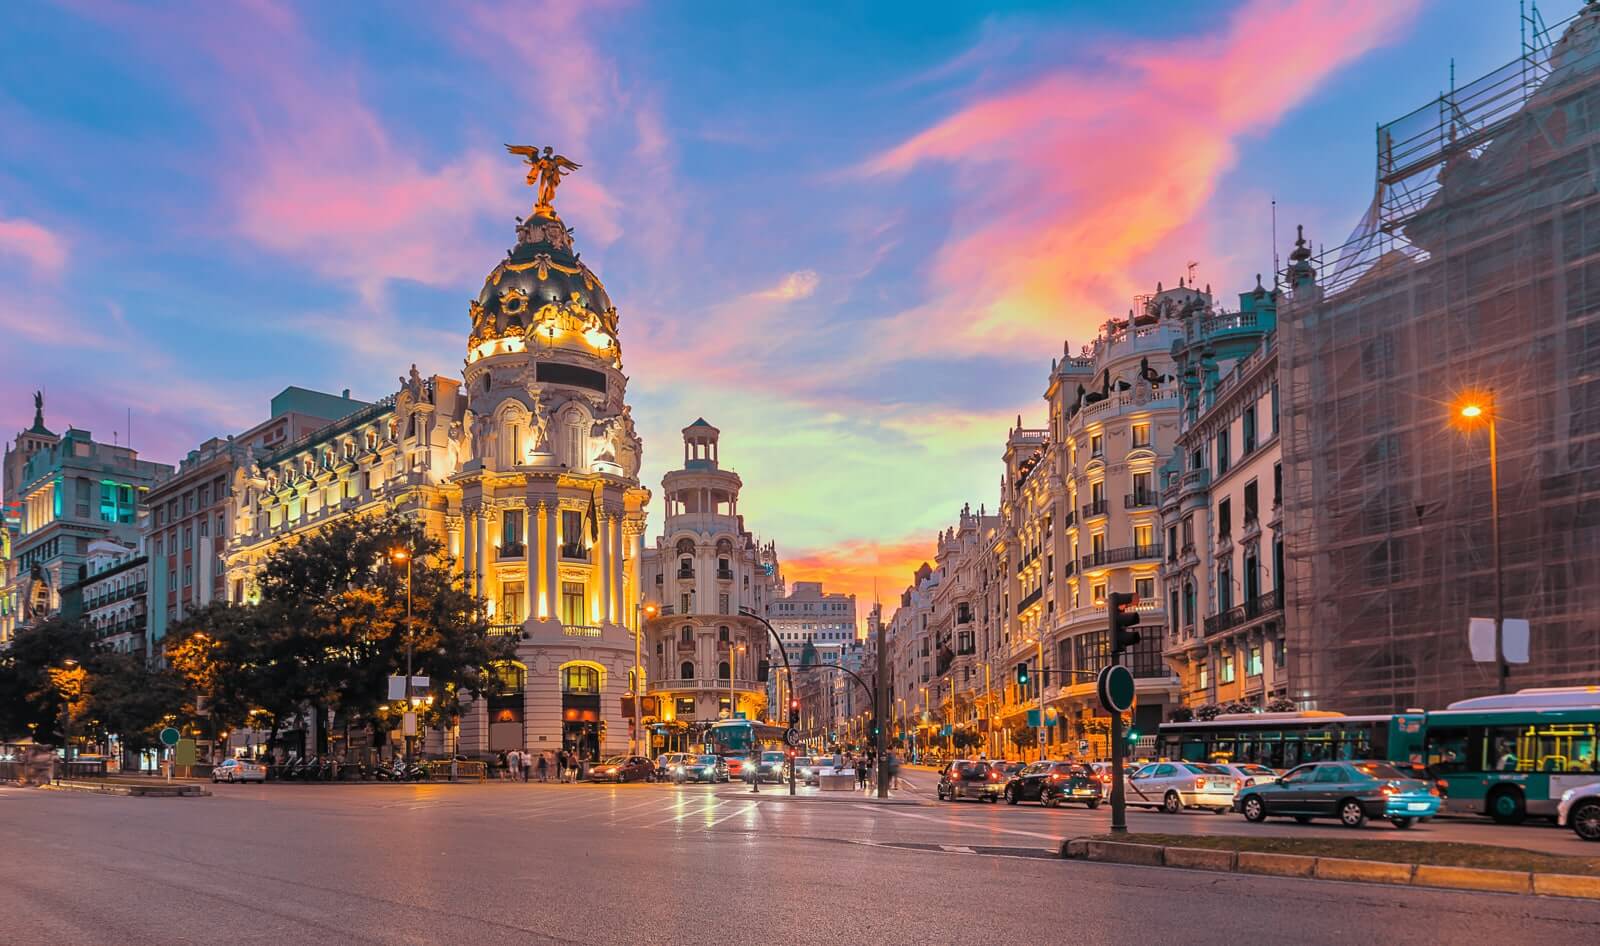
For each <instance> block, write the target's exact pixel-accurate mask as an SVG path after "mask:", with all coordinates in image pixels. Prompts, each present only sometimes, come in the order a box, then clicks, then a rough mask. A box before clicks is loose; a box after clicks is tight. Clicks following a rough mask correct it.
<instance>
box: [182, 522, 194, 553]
mask: <svg viewBox="0 0 1600 946" xmlns="http://www.w3.org/2000/svg"><path fill="white" fill-rule="evenodd" d="M193 547H194V529H193V528H191V527H189V526H184V527H183V550H184V551H185V552H187V551H189V549H191V548H193Z"/></svg>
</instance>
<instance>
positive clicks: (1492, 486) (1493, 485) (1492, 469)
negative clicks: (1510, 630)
mask: <svg viewBox="0 0 1600 946" xmlns="http://www.w3.org/2000/svg"><path fill="white" fill-rule="evenodd" d="M1456 413H1457V414H1458V415H1460V417H1461V419H1462V420H1463V421H1464V422H1465V423H1466V424H1468V425H1469V426H1470V425H1474V424H1478V423H1480V422H1481V423H1485V424H1487V426H1488V428H1489V517H1490V519H1491V523H1490V536H1491V539H1490V541H1491V544H1492V545H1493V546H1494V659H1495V664H1496V666H1497V668H1498V674H1497V675H1498V677H1499V681H1500V692H1501V693H1505V692H1507V686H1508V681H1509V678H1510V676H1511V666H1510V664H1508V663H1506V654H1505V647H1504V644H1505V640H1504V638H1505V623H1506V597H1505V573H1504V569H1503V567H1502V565H1501V560H1500V453H1499V446H1498V444H1497V443H1496V438H1495V414H1496V413H1497V412H1496V410H1495V400H1494V392H1493V391H1489V392H1487V393H1486V394H1484V395H1474V396H1470V397H1468V398H1466V399H1465V400H1463V401H1462V402H1461V404H1460V405H1458V406H1457V408H1456Z"/></svg>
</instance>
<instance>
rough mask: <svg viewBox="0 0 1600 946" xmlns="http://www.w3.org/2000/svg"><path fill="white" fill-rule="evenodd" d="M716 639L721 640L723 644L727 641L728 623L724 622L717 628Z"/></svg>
mask: <svg viewBox="0 0 1600 946" xmlns="http://www.w3.org/2000/svg"><path fill="white" fill-rule="evenodd" d="M717 640H719V641H722V642H723V643H724V644H726V643H727V642H728V625H726V624H724V625H722V626H721V627H719V628H717Z"/></svg>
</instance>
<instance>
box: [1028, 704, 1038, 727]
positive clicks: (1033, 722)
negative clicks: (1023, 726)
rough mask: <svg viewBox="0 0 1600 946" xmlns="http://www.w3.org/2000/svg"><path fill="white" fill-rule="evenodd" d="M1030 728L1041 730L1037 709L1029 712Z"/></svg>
mask: <svg viewBox="0 0 1600 946" xmlns="http://www.w3.org/2000/svg"><path fill="white" fill-rule="evenodd" d="M1028 728H1029V729H1038V728H1039V711H1038V710H1037V709H1031V710H1028Z"/></svg>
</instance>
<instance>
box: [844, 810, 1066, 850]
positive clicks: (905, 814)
mask: <svg viewBox="0 0 1600 946" xmlns="http://www.w3.org/2000/svg"><path fill="white" fill-rule="evenodd" d="M855 807H857V808H862V809H865V810H867V811H882V812H884V813H885V814H890V815H899V816H900V817H902V818H915V819H917V820H918V821H931V822H933V823H934V824H942V825H945V826H946V827H955V826H956V825H957V824H958V823H959V821H952V820H951V819H949V818H935V817H933V816H931V815H919V814H917V813H915V812H911V811H895V810H894V809H893V808H890V807H887V806H879V805H856V806H855ZM972 830H976V831H989V832H998V833H1000V834H1016V835H1021V836H1022V837H1025V838H1044V839H1045V840H1047V841H1060V840H1061V836H1060V835H1059V834H1041V833H1040V832H1038V831H1019V830H1017V829H1016V828H997V827H994V826H993V825H975V826H973V828H972Z"/></svg>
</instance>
